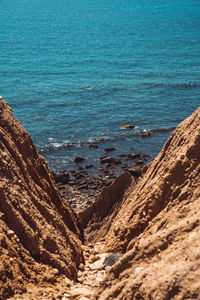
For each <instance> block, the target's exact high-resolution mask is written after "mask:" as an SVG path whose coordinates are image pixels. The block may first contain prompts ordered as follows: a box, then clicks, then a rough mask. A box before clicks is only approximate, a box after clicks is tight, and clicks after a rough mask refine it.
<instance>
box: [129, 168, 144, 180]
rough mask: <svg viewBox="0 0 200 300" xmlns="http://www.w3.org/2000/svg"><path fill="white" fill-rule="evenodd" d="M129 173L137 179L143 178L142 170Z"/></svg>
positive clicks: (130, 170)
mask: <svg viewBox="0 0 200 300" xmlns="http://www.w3.org/2000/svg"><path fill="white" fill-rule="evenodd" d="M128 171H129V173H130V174H131V175H132V176H134V177H135V178H139V177H140V176H141V173H142V172H141V169H140V168H135V169H128Z"/></svg>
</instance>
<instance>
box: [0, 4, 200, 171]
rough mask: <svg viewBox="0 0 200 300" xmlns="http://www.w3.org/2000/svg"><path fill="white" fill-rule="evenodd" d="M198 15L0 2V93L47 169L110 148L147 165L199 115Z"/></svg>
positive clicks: (188, 9) (162, 7) (185, 9)
mask: <svg viewBox="0 0 200 300" xmlns="http://www.w3.org/2000/svg"><path fill="white" fill-rule="evenodd" d="M199 16H200V2H199V1H197V0H195V1H193V0H190V1H189V0H183V1H180V0H173V1H167V2H166V1H163V0H157V1H154V0H140V1H138V0H135V1H131V0H129V1H128V0H123V1H121V0H116V1H109V0H107V1H105V0H101V1H98V0H97V1H94V0H84V1H81V0H76V1H68V0H57V1H53V0H48V1H47V0H39V1H33V0H18V1H16V0H1V1H0V79H1V80H0V94H1V95H2V96H3V97H4V99H6V100H7V101H8V103H9V105H10V106H11V107H12V108H13V111H14V114H15V115H16V117H17V118H18V119H20V121H21V122H22V124H23V125H24V127H25V128H26V129H27V130H28V131H29V132H30V134H31V135H32V137H33V139H34V141H35V143H36V145H37V148H38V149H39V150H40V151H41V153H42V154H43V155H44V156H45V158H46V159H47V161H48V162H49V164H50V166H51V168H52V169H53V170H60V169H65V168H66V169H67V168H70V167H71V166H72V162H73V160H74V157H75V156H76V155H82V156H84V157H85V158H87V161H86V162H93V163H95V162H96V161H98V159H99V156H102V155H103V154H104V148H106V147H111V146H114V147H116V150H115V152H114V153H113V155H115V156H117V155H118V154H121V153H129V152H133V151H134V152H145V153H148V154H150V155H152V156H154V155H156V154H157V153H158V152H159V151H160V149H161V148H162V146H163V144H164V142H165V141H166V139H167V138H168V136H169V134H170V132H171V130H172V128H174V127H176V126H177V125H178V123H180V121H182V120H183V119H184V118H186V117H187V116H189V115H190V114H191V113H192V112H193V111H194V110H195V109H196V108H197V107H198V106H199V102H200V18H199ZM129 123H134V124H135V125H136V127H135V128H134V129H131V130H122V129H121V128H120V127H121V126H123V125H125V124H129ZM142 130H151V132H152V135H151V137H149V138H141V137H140V135H139V134H140V132H141V131H142ZM98 138H104V139H105V141H104V142H103V143H99V147H98V148H97V149H93V150H92V149H89V145H90V144H91V143H93V142H94V141H96V139H98ZM130 147H133V148H134V150H133V149H132V150H130Z"/></svg>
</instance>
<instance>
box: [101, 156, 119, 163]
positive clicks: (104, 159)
mask: <svg viewBox="0 0 200 300" xmlns="http://www.w3.org/2000/svg"><path fill="white" fill-rule="evenodd" d="M100 162H101V164H107V163H109V164H112V163H114V162H115V159H114V158H113V157H110V156H104V157H101V158H100Z"/></svg>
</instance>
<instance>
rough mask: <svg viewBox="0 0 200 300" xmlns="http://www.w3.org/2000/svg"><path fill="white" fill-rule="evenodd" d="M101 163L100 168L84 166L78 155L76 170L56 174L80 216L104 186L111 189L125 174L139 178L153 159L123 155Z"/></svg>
mask: <svg viewBox="0 0 200 300" xmlns="http://www.w3.org/2000/svg"><path fill="white" fill-rule="evenodd" d="M114 150H115V148H109V149H107V148H106V149H105V152H108V151H114ZM99 160H100V167H98V166H93V165H90V164H84V162H85V159H84V158H83V157H79V156H77V158H76V160H75V164H76V167H75V168H73V169H70V170H69V171H66V170H63V171H62V172H59V173H53V177H54V180H55V183H56V186H57V187H58V189H59V191H60V194H61V195H62V197H63V199H65V200H66V201H67V202H68V203H69V204H70V205H71V206H72V207H73V208H74V209H75V210H76V212H77V213H80V212H82V211H84V210H85V209H87V208H88V207H89V206H90V205H92V204H93V203H94V202H95V200H96V198H97V197H98V196H99V194H100V193H101V191H102V189H103V187H105V186H109V185H110V184H111V183H112V182H113V180H114V179H115V178H116V177H117V176H119V175H120V174H122V173H123V172H127V171H128V172H129V173H130V174H131V175H132V176H133V177H134V178H135V179H137V178H139V177H140V176H141V173H142V172H141V171H142V169H143V167H144V166H145V165H146V164H147V163H149V161H150V160H151V156H150V155H147V154H144V153H128V154H120V155H119V157H118V158H117V159H115V158H114V157H112V156H104V157H100V159H99ZM91 169H93V170H94V169H95V170H96V172H95V173H94V171H93V172H90V170H91Z"/></svg>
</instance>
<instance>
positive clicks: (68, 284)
mask: <svg viewBox="0 0 200 300" xmlns="http://www.w3.org/2000/svg"><path fill="white" fill-rule="evenodd" d="M65 285H66V286H67V287H69V286H72V285H73V282H72V281H71V280H70V279H69V278H67V277H66V278H65Z"/></svg>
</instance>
